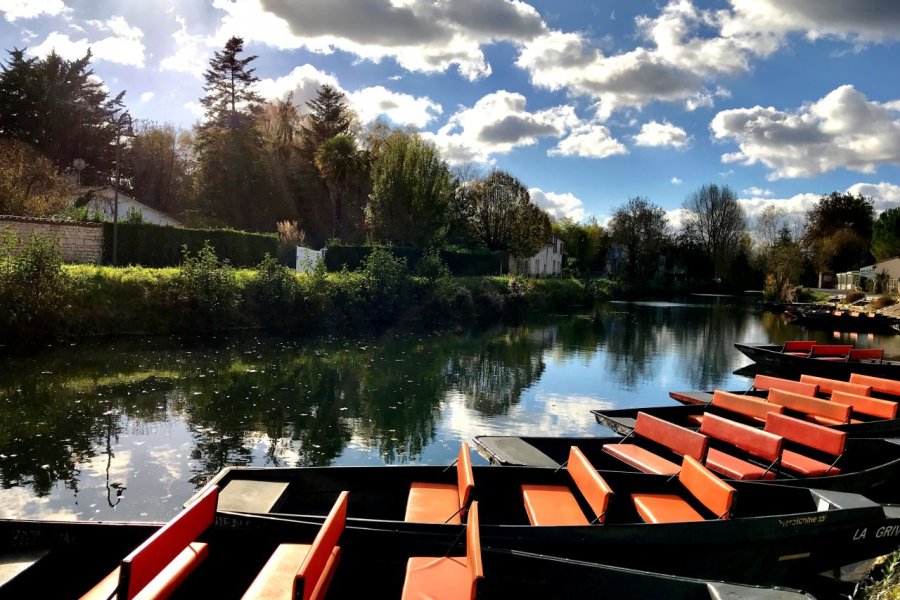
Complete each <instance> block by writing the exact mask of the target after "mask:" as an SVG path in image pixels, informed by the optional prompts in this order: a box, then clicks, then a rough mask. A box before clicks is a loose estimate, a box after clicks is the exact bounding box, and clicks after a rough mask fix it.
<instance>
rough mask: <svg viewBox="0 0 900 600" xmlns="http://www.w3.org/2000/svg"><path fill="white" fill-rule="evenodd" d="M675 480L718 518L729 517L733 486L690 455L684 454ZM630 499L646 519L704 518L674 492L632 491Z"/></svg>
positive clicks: (733, 493)
mask: <svg viewBox="0 0 900 600" xmlns="http://www.w3.org/2000/svg"><path fill="white" fill-rule="evenodd" d="M678 481H679V482H680V483H681V485H682V486H684V488H685V490H686V491H687V492H688V493H690V494H691V495H692V496H693V497H694V498H696V499H697V500H698V501H699V502H700V503H701V504H703V506H705V507H706V508H707V509H709V510H710V511H711V512H712V513H713V514H715V515H716V516H717V517H718V518H720V519H728V518H730V517H731V505H732V504H733V503H734V495H735V490H734V488H733V487H731V486H730V485H728V484H727V483H725V482H724V481H722V480H721V479H719V478H718V477H716V475H715V474H714V473H712V472H711V471H710V470H709V469H707V468H705V467H704V466H703V465H701V464H700V463H699V462H697V461H696V460H694V458H693V457H691V456H685V457H684V462H683V463H682V465H681V471H680V472H679V473H678ZM631 499H632V501H633V502H634V506H635V508H636V509H637V511H638V514H639V515H640V516H641V518H642V519H643V520H644V522H646V523H677V522H685V521H703V520H705V518H704V517H703V515H701V514H700V513H699V512H697V511H696V510H695V509H694V508H693V507H692V506H691V505H690V503H689V502H688V501H687V500H685V499H684V498H682V497H680V496H678V495H675V494H632V495H631Z"/></svg>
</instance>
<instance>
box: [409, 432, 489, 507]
mask: <svg viewBox="0 0 900 600" xmlns="http://www.w3.org/2000/svg"><path fill="white" fill-rule="evenodd" d="M474 487H475V475H474V474H473V473H472V458H471V456H470V455H469V445H468V444H467V443H465V442H463V443H462V445H461V447H460V449H459V457H458V458H457V461H456V485H453V484H449V483H434V482H427V481H426V482H418V481H414V482H412V483H411V484H410V486H409V498H408V499H407V501H406V516H405V520H406V521H409V522H411V523H455V524H459V523H462V517H463V516H464V513H465V511H466V509H467V508H468V506H469V501H470V500H471V498H472V489H473V488H474Z"/></svg>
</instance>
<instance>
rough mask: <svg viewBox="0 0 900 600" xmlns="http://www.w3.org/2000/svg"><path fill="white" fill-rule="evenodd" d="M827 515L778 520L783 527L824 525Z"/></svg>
mask: <svg viewBox="0 0 900 600" xmlns="http://www.w3.org/2000/svg"><path fill="white" fill-rule="evenodd" d="M827 518H828V517H827V515H815V516H813V515H809V516H804V517H794V518H793V519H778V524H779V525H781V526H782V527H793V526H795V525H818V524H820V523H824V522H825V519H827Z"/></svg>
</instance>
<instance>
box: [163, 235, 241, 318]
mask: <svg viewBox="0 0 900 600" xmlns="http://www.w3.org/2000/svg"><path fill="white" fill-rule="evenodd" d="M183 255H184V262H182V264H181V273H180V274H179V276H178V280H177V283H176V290H177V292H176V293H177V295H178V300H179V302H180V304H181V306H182V307H183V308H184V310H185V311H186V312H187V316H188V317H189V318H190V319H192V320H194V321H195V322H196V323H197V324H199V325H200V326H201V328H203V329H209V328H210V327H212V326H213V325H218V326H220V327H221V326H222V325H223V323H221V322H220V321H225V320H227V319H228V318H229V317H230V316H231V315H232V313H233V312H234V309H235V307H236V306H237V301H238V297H239V292H238V284H237V281H236V279H235V274H234V269H233V268H231V266H230V265H229V264H228V261H222V262H220V261H219V259H218V257H217V256H216V251H215V250H214V249H213V247H212V246H211V245H210V244H209V243H205V244H203V247H202V248H201V249H200V250H198V251H197V253H196V254H194V255H191V253H190V251H189V250H188V249H187V247H185V248H184V250H183Z"/></svg>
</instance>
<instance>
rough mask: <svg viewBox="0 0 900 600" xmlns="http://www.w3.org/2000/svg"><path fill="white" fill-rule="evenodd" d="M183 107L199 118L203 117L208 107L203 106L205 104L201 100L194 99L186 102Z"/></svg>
mask: <svg viewBox="0 0 900 600" xmlns="http://www.w3.org/2000/svg"><path fill="white" fill-rule="evenodd" d="M181 107H182V108H184V109H185V110H187V111H188V112H189V113H191V114H192V115H194V116H195V117H197V118H202V117H203V116H204V115H205V114H206V109H204V108H203V105H202V104H200V103H199V102H194V101H193V100H191V101H190V102H185V103H184V104H182V105H181Z"/></svg>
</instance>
